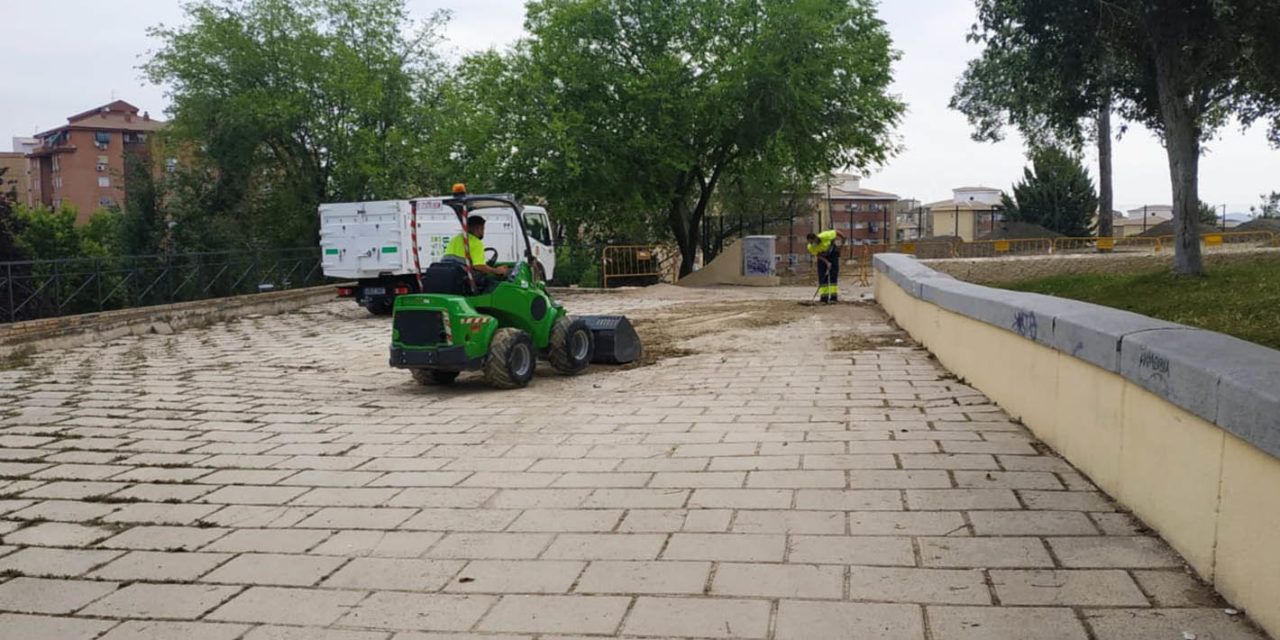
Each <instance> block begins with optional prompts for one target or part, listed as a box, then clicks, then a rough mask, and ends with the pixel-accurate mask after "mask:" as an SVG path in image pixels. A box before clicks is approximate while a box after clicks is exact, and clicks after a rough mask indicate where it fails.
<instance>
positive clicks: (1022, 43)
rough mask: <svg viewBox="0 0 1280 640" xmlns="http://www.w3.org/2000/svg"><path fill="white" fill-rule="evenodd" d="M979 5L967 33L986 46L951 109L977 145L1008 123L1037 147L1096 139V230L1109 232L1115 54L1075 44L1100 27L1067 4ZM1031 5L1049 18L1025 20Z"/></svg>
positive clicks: (1003, 1) (1001, 1)
mask: <svg viewBox="0 0 1280 640" xmlns="http://www.w3.org/2000/svg"><path fill="white" fill-rule="evenodd" d="M977 4H978V24H976V25H974V27H973V29H972V31H971V33H970V34H969V37H968V38H969V40H970V41H973V42H979V43H981V44H982V45H983V46H984V49H983V51H982V54H981V55H980V56H979V57H978V58H977V59H975V60H972V61H970V63H969V66H968V68H967V69H966V70H965V72H964V75H962V76H961V78H960V81H959V82H958V83H957V85H956V89H955V94H954V95H953V96H952V98H951V103H950V106H951V108H952V109H956V110H958V111H960V112H961V113H964V114H965V116H966V117H967V118H968V119H969V123H970V124H971V125H972V126H973V127H974V133H973V138H974V139H975V140H977V141H980V142H981V141H989V142H998V141H1000V140H1002V139H1003V138H1004V128H1005V127H1006V126H1008V125H1012V126H1014V127H1015V128H1017V129H1018V130H1019V131H1020V132H1021V133H1022V134H1023V137H1024V138H1026V139H1027V140H1028V141H1029V142H1030V144H1031V146H1032V147H1035V146H1043V145H1046V144H1061V145H1066V146H1069V147H1071V148H1073V149H1077V150H1078V149H1079V148H1080V146H1082V144H1083V143H1084V141H1085V140H1086V139H1087V138H1089V137H1092V138H1093V140H1094V142H1095V143H1096V145H1097V149H1098V187H1099V189H1098V191H1099V194H1098V200H1099V209H1098V210H1099V212H1100V213H1099V216H1098V235H1099V236H1111V235H1112V229H1111V215H1110V213H1111V211H1112V209H1113V206H1114V205H1113V202H1112V201H1113V195H1112V194H1113V189H1112V171H1111V165H1112V154H1111V142H1112V140H1111V133H1112V127H1111V120H1112V112H1113V110H1114V106H1113V100H1114V93H1115V91H1114V89H1113V87H1112V83H1113V82H1114V79H1113V78H1112V75H1113V74H1112V71H1111V69H1112V67H1113V65H1114V61H1113V57H1114V56H1113V54H1112V52H1111V51H1110V50H1109V48H1108V46H1107V43H1106V42H1105V41H1098V42H1097V43H1096V44H1095V46H1093V47H1089V48H1084V49H1081V48H1080V47H1079V46H1078V41H1080V40H1086V39H1089V38H1092V37H1095V36H1096V34H1097V29H1098V25H1097V24H1090V23H1089V22H1087V21H1082V20H1075V19H1072V18H1071V17H1070V16H1059V15H1057V14H1056V12H1057V11H1073V10H1074V8H1073V7H1070V6H1066V5H1062V6H1059V5H1043V6H1042V5H1036V4H1035V3H1033V2H1022V1H1009V0H977ZM1032 5H1035V6H1034V9H1035V10H1038V11H1043V12H1044V14H1045V15H1042V16H1037V17H1038V18H1039V19H1038V20H1032V19H1027V20H1025V21H1023V20H1020V19H1019V18H1021V17H1022V16H1021V13H1022V12H1030V11H1031V10H1032V9H1033V6H1032ZM1046 30H1052V31H1054V33H1053V34H1052V36H1051V35H1049V34H1047V33H1045V32H1044V31H1046ZM1086 123H1087V124H1086Z"/></svg>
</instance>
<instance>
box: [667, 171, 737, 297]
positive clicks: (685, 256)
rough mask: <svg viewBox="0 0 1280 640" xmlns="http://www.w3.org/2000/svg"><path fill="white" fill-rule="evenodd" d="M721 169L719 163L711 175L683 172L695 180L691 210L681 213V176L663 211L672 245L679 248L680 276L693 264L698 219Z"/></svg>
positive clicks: (695, 254) (709, 202) (682, 192)
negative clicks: (687, 212)
mask: <svg viewBox="0 0 1280 640" xmlns="http://www.w3.org/2000/svg"><path fill="white" fill-rule="evenodd" d="M723 170H724V167H723V165H721V166H717V167H715V169H713V170H712V171H711V177H710V178H707V179H704V178H703V177H702V176H703V174H702V173H701V172H698V171H695V172H691V173H689V174H685V176H687V177H688V179H692V180H696V182H694V183H693V186H696V187H697V189H698V202H697V204H695V205H694V207H693V210H692V211H690V212H689V215H688V217H686V216H685V215H684V211H685V205H686V201H685V195H684V194H685V193H686V191H687V190H686V189H685V188H683V187H685V186H688V185H689V182H688V181H686V178H685V177H684V176H682V178H681V181H680V183H679V184H680V186H681V187H682V188H679V189H677V190H676V193H677V194H678V195H676V197H674V198H672V200H671V206H670V209H668V211H667V219H668V221H669V222H670V223H671V231H672V233H673V234H675V237H676V246H678V247H679V248H680V277H681V278H683V277H685V276H687V275H689V274H690V273H693V264H694V262H695V261H696V260H697V256H698V245H699V232H700V231H702V219H703V218H704V217H706V215H707V207H708V206H710V204H711V196H712V195H714V194H715V191H716V185H717V184H718V183H719V182H720V176H721V172H722V171H723Z"/></svg>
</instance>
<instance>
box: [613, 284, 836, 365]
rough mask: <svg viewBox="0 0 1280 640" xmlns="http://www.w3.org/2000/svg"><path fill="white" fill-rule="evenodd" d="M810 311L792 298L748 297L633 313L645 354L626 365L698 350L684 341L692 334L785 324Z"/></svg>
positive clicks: (691, 336) (693, 335) (678, 356)
mask: <svg viewBox="0 0 1280 640" xmlns="http://www.w3.org/2000/svg"><path fill="white" fill-rule="evenodd" d="M811 313H812V312H811V311H810V310H809V309H808V308H806V307H803V306H801V305H800V304H798V303H797V302H796V301H795V300H750V301H741V302H712V303H706V302H696V303H692V304H685V305H676V306H675V307H672V308H669V309H663V310H657V311H656V312H655V313H653V314H652V315H648V314H646V315H645V316H643V317H633V318H631V323H632V325H634V326H635V328H636V333H638V334H639V335H640V343H641V344H642V345H644V355H643V356H642V358H641V359H640V361H639V362H636V363H632V364H631V365H629V366H628V367H627V368H635V367H645V366H649V365H651V364H656V363H658V362H660V361H662V360H666V359H668V358H681V357H684V356H690V355H694V354H696V353H701V352H702V351H699V350H695V349H692V348H689V347H688V346H686V345H685V344H684V343H685V342H687V341H689V340H692V339H694V338H700V337H703V336H709V335H713V334H723V333H727V332H732V331H736V330H750V329H762V328H767V327H774V326H779V325H784V324H788V323H790V322H794V321H796V320H799V319H801V318H804V317H808V316H810V315H811ZM704 349H705V347H704Z"/></svg>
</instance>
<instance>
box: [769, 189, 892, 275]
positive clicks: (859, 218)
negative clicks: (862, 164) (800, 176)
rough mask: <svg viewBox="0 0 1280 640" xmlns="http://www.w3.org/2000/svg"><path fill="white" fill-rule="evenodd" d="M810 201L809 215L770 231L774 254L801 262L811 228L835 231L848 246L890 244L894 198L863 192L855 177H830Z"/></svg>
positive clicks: (864, 190) (880, 193)
mask: <svg viewBox="0 0 1280 640" xmlns="http://www.w3.org/2000/svg"><path fill="white" fill-rule="evenodd" d="M828 184H829V185H830V186H829V188H828ZM811 201H812V202H813V204H814V212H813V213H812V214H810V215H806V216H803V217H798V218H796V219H795V220H794V221H793V224H791V225H787V226H786V227H783V228H779V227H777V226H775V227H774V228H775V229H777V234H778V244H777V247H778V253H780V254H788V253H794V254H796V255H800V257H801V258H803V255H801V254H804V246H805V243H806V240H805V235H807V234H808V233H809V232H810V231H813V230H814V228H815V225H816V227H817V230H818V231H825V230H827V229H837V230H839V231H840V233H843V234H844V235H845V237H846V238H848V239H849V246H852V245H856V244H885V243H889V244H892V243H893V241H894V237H893V230H892V227H893V224H894V204H895V203H897V202H898V196H897V195H895V194H892V193H887V192H884V191H876V190H874V189H866V188H863V187H862V184H861V179H860V178H859V177H858V176H855V175H847V174H839V175H834V176H831V178H830V179H829V180H824V181H822V182H820V183H819V184H818V185H817V186H816V187H815V191H814V192H813V194H812V195H811Z"/></svg>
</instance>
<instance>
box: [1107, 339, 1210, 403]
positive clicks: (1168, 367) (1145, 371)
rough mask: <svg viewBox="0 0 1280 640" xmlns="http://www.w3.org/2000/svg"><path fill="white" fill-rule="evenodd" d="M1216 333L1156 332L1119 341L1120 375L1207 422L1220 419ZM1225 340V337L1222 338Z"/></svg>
mask: <svg viewBox="0 0 1280 640" xmlns="http://www.w3.org/2000/svg"><path fill="white" fill-rule="evenodd" d="M1214 335H1221V334H1214V333H1212V332H1209V331H1201V330H1199V329H1190V328H1183V329H1157V330H1155V331H1143V332H1141V333H1135V334H1132V335H1129V336H1126V337H1125V339H1124V340H1122V341H1121V342H1120V375H1122V376H1124V377H1125V378H1128V379H1129V380H1130V381H1132V382H1134V383H1135V384H1137V385H1139V386H1141V387H1143V388H1144V389H1146V390H1148V391H1150V392H1152V393H1154V394H1156V395H1158V396H1160V397H1162V398H1164V399H1165V400H1168V401H1169V402H1172V403H1173V404H1175V405H1178V406H1179V407H1182V408H1183V409H1186V410H1187V411H1190V412H1191V413H1194V414H1196V415H1198V416H1200V417H1201V418H1204V419H1205V420H1208V421H1210V422H1213V421H1215V420H1216V419H1217V417H1218V380H1219V378H1220V377H1221V375H1220V372H1219V371H1218V370H1217V369H1216V368H1215V367H1211V366H1206V365H1207V364H1208V363H1209V362H1210V361H1212V360H1213V359H1214V358H1215V353H1214V348H1215V346H1216V344H1215V343H1216V342H1217V341H1215V340H1212V339H1211V338H1210V337H1211V336H1214ZM1221 337H1224V338H1225V337H1226V336H1221Z"/></svg>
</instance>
